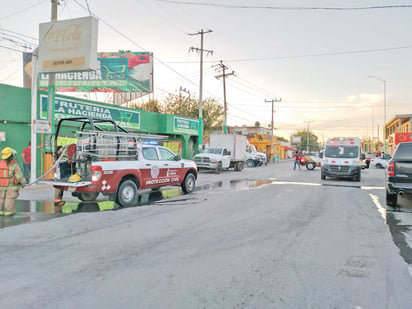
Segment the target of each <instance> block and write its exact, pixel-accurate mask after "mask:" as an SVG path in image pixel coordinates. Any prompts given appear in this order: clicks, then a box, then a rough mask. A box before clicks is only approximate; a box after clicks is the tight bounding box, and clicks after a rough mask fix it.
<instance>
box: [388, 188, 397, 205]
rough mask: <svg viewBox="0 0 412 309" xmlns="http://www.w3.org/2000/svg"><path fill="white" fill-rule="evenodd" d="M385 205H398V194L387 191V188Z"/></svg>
mask: <svg viewBox="0 0 412 309" xmlns="http://www.w3.org/2000/svg"><path fill="white" fill-rule="evenodd" d="M386 205H388V206H392V207H396V206H398V194H396V193H389V192H388V190H386Z"/></svg>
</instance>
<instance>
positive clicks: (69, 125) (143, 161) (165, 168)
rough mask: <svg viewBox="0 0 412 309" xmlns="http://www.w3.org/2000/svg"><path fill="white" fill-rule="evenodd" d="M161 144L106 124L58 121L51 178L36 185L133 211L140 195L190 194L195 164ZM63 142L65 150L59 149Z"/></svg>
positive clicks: (152, 137)
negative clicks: (175, 190) (177, 189)
mask: <svg viewBox="0 0 412 309" xmlns="http://www.w3.org/2000/svg"><path fill="white" fill-rule="evenodd" d="M165 138H167V137H164V136H155V135H150V136H149V135H146V134H139V133H129V132H128V131H126V130H125V129H123V128H122V127H120V126H118V125H117V124H116V122H114V121H112V120H102V119H94V118H89V117H78V118H62V119H60V121H59V122H58V125H57V130H56V134H55V136H54V139H53V141H52V142H51V145H53V149H54V153H55V158H56V161H55V165H54V175H53V178H52V179H49V180H43V181H41V182H42V183H47V184H50V185H53V186H54V187H55V188H56V189H59V190H62V191H69V192H71V193H72V195H73V196H76V197H78V198H79V199H81V200H88V201H91V200H94V199H95V198H96V197H97V196H98V194H100V193H102V194H103V195H106V196H109V198H110V200H113V201H116V202H117V204H119V205H120V206H124V207H127V206H134V205H136V204H137V199H138V196H139V190H143V189H152V190H153V189H154V190H157V189H159V188H160V187H163V186H169V185H175V186H176V185H178V186H181V188H182V191H183V192H184V193H190V192H193V191H194V189H195V181H196V179H197V175H198V174H197V168H196V164H195V163H194V162H193V161H191V160H184V159H182V158H181V157H180V156H178V155H176V154H175V153H174V152H172V151H171V150H170V149H168V148H166V147H163V146H161V145H159V144H160V143H161V141H162V139H165ZM67 141H70V142H71V144H68V145H63V146H61V143H63V142H67Z"/></svg>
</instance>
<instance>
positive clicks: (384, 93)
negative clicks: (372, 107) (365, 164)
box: [368, 75, 386, 153]
mask: <svg viewBox="0 0 412 309" xmlns="http://www.w3.org/2000/svg"><path fill="white" fill-rule="evenodd" d="M368 77H370V78H374V79H377V80H379V81H381V82H383V128H384V130H383V152H384V153H386V80H384V79H382V78H379V77H376V76H371V75H369V76H368Z"/></svg>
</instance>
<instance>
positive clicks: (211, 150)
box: [202, 148, 222, 154]
mask: <svg viewBox="0 0 412 309" xmlns="http://www.w3.org/2000/svg"><path fill="white" fill-rule="evenodd" d="M202 153H214V154H221V153H222V148H205V149H203V151H202Z"/></svg>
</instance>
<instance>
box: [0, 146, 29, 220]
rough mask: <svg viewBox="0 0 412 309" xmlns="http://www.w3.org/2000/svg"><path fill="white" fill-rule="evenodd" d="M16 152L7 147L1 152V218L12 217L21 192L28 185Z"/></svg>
mask: <svg viewBox="0 0 412 309" xmlns="http://www.w3.org/2000/svg"><path fill="white" fill-rule="evenodd" d="M15 154H16V152H15V150H14V149H12V148H10V147H5V148H4V149H3V150H2V151H1V161H0V216H12V215H14V214H15V213H16V212H15V201H16V198H17V197H18V196H19V191H20V189H21V188H22V186H24V185H25V184H26V179H25V178H24V175H23V173H22V171H21V167H20V165H19V163H17V161H16V160H15Z"/></svg>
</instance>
